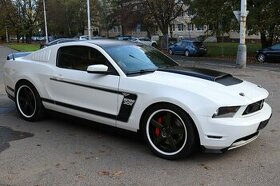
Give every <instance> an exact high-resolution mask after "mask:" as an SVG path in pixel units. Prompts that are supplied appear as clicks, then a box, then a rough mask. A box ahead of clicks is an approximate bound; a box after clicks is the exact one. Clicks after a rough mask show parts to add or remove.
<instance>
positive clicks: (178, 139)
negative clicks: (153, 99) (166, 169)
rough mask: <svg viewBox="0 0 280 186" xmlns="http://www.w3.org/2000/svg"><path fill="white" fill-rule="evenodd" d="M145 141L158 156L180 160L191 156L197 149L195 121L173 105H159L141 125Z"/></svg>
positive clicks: (147, 114) (151, 110)
mask: <svg viewBox="0 0 280 186" xmlns="http://www.w3.org/2000/svg"><path fill="white" fill-rule="evenodd" d="M141 127H142V128H141V132H142V134H143V136H144V139H145V141H146V143H147V145H148V147H149V148H150V149H151V151H152V152H153V153H154V154H156V155H157V156H159V157H161V158H164V159H169V160H173V159H179V158H182V157H187V156H188V155H190V154H191V153H192V152H193V151H194V150H195V148H196V147H197V137H198V136H197V134H196V130H195V128H194V127H195V126H194V124H193V121H192V120H191V118H190V117H189V115H188V114H187V113H186V112H185V111H184V110H182V109H181V108H179V107H177V106H175V105H173V104H167V103H164V104H157V105H155V106H152V107H151V108H150V109H149V110H148V111H147V113H146V114H145V116H144V118H143V120H142V123H141Z"/></svg>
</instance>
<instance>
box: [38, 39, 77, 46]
mask: <svg viewBox="0 0 280 186" xmlns="http://www.w3.org/2000/svg"><path fill="white" fill-rule="evenodd" d="M72 41H77V39H75V38H74V39H73V38H60V39H56V40H53V41H51V42H49V43H44V44H43V43H41V45H40V48H45V47H48V46H51V45H55V44H58V43H66V42H72Z"/></svg>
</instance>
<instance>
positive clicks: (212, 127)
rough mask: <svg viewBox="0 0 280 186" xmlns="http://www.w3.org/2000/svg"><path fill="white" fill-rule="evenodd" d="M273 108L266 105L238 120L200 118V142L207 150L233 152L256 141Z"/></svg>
mask: <svg viewBox="0 0 280 186" xmlns="http://www.w3.org/2000/svg"><path fill="white" fill-rule="evenodd" d="M271 113H272V110H271V107H270V106H269V105H268V104H267V103H264V106H263V108H262V109H261V110H260V111H258V112H256V113H253V114H250V115H248V116H243V117H238V118H235V117H233V118H210V117H206V116H205V117H200V118H198V120H199V122H200V124H201V125H200V126H201V131H199V134H200V142H201V145H202V146H204V147H205V148H206V149H211V150H223V151H224V150H231V149H234V148H237V147H240V146H243V145H246V144H248V143H250V142H252V141H253V140H255V139H256V138H257V137H258V135H259V130H261V129H262V128H264V127H265V126H266V125H267V123H268V121H269V119H270V117H271Z"/></svg>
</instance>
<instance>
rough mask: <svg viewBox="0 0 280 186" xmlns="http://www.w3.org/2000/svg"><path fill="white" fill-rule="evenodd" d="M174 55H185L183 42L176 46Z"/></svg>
mask: <svg viewBox="0 0 280 186" xmlns="http://www.w3.org/2000/svg"><path fill="white" fill-rule="evenodd" d="M174 53H175V54H183V53H184V48H183V42H182V41H180V42H178V43H176V44H175V45H174Z"/></svg>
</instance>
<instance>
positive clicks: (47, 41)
mask: <svg viewBox="0 0 280 186" xmlns="http://www.w3.org/2000/svg"><path fill="white" fill-rule="evenodd" d="M43 7H44V21H45V34H46V44H48V43H49V37H48V26H47V13H46V4H45V0H43Z"/></svg>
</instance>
